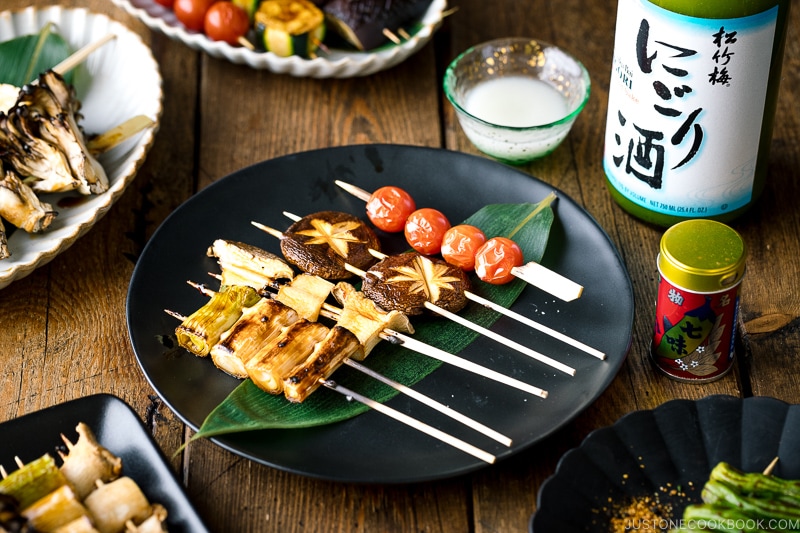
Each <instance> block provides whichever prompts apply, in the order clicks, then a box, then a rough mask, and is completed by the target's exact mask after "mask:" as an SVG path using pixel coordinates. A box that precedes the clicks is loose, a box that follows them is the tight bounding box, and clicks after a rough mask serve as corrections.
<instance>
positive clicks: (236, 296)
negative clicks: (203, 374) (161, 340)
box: [175, 285, 259, 357]
mask: <svg viewBox="0 0 800 533" xmlns="http://www.w3.org/2000/svg"><path fill="white" fill-rule="evenodd" d="M258 299H259V296H258V294H257V293H256V291H255V290H254V289H253V288H252V287H248V286H245V285H226V286H223V287H222V290H221V291H219V292H216V293H214V295H213V296H212V297H211V299H210V300H209V301H208V302H206V303H205V305H203V306H202V307H201V308H200V309H198V310H197V311H195V312H194V313H192V314H191V315H189V316H188V317H186V319H185V320H184V321H183V322H181V324H180V325H179V326H178V327H177V328H175V336H176V338H177V339H178V344H180V345H181V346H182V347H183V348H186V349H187V350H189V351H190V352H192V353H193V354H195V355H198V356H200V357H205V356H207V355H208V354H209V352H210V351H211V347H212V346H214V345H215V344H216V343H217V342H219V340H220V337H221V336H222V334H223V333H224V332H226V331H227V330H228V329H230V327H231V326H233V324H234V323H235V322H236V321H237V320H238V319H239V317H240V316H242V310H243V309H244V308H245V307H249V306H251V305H253V304H255V303H256V302H257V301H258Z"/></svg>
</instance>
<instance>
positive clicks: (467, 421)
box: [164, 281, 512, 446]
mask: <svg viewBox="0 0 800 533" xmlns="http://www.w3.org/2000/svg"><path fill="white" fill-rule="evenodd" d="M187 283H188V284H189V285H190V286H192V287H194V288H195V289H197V290H198V291H200V293H201V294H203V295H205V296H213V295H214V294H215V291H213V290H212V289H209V288H208V287H206V286H205V285H203V284H201V283H196V282H193V281H187ZM164 311H165V312H166V313H167V314H168V315H170V316H172V317H174V318H177V319H178V320H181V321H183V320H186V317H185V316H183V315H181V314H179V313H176V312H175V311H171V310H169V309H165V310H164ZM327 316H328V317H329V318H334V319H336V316H335V315H334V314H327ZM344 363H345V364H347V365H348V366H350V367H352V368H354V369H355V370H358V371H359V372H362V373H364V374H366V375H368V376H370V377H371V378H373V379H377V380H378V381H380V382H382V383H384V384H386V385H388V386H390V387H392V388H393V389H395V390H397V391H398V392H400V393H402V394H405V395H406V396H409V397H411V398H413V399H415V400H417V401H419V402H420V403H423V404H425V405H427V406H428V407H431V408H432V409H435V410H437V411H439V412H440V413H442V414H444V415H446V416H449V417H450V418H452V419H454V420H456V421H458V422H461V423H462V424H464V425H465V426H467V427H469V428H471V429H474V430H475V431H477V432H478V433H482V434H483V435H486V436H487V437H490V438H492V439H494V440H496V441H497V442H499V443H501V444H504V445H506V446H511V444H512V440H511V439H510V438H509V437H507V436H505V435H503V434H501V433H499V432H498V431H495V430H493V429H491V428H490V427H488V426H486V425H484V424H481V423H480V422H478V421H476V420H473V419H472V418H469V417H468V416H465V415H463V414H461V413H459V412H458V411H456V410H454V409H451V408H449V407H447V406H446V405H444V404H442V403H440V402H438V401H436V400H434V399H433V398H431V397H429V396H426V395H424V394H422V393H421V392H417V391H415V390H414V389H412V388H410V387H407V386H406V385H403V384H402V383H399V382H397V381H394V380H392V379H390V378H388V377H386V376H384V375H383V374H380V373H378V372H375V371H374V370H371V369H370V368H368V367H366V366H364V365H362V364H360V363H358V362H356V361H353V360H352V359H350V358H347V359H345V360H344Z"/></svg>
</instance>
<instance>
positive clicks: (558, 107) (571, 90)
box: [444, 37, 591, 165]
mask: <svg viewBox="0 0 800 533" xmlns="http://www.w3.org/2000/svg"><path fill="white" fill-rule="evenodd" d="M590 87H591V84H590V82H589V73H588V72H587V71H586V68H585V67H584V66H583V65H582V64H581V63H580V62H579V61H577V60H576V59H575V58H574V57H572V56H571V55H569V54H568V53H566V52H565V51H563V50H562V49H560V48H558V47H557V46H554V45H552V44H549V43H545V42H542V41H537V40H535V39H529V38H522V37H510V38H503V39H496V40H493V41H489V42H486V43H482V44H479V45H476V46H473V47H472V48H470V49H469V50H467V51H465V52H464V53H462V54H461V55H459V56H458V57H457V58H455V59H454V60H453V62H452V63H450V65H449V66H448V67H447V71H446V72H445V75H444V92H445V95H446V96H447V99H448V100H449V101H450V103H451V104H452V105H453V107H454V108H455V110H456V114H457V116H458V121H459V123H460V124H461V128H462V129H463V130H464V133H465V134H466V136H467V138H469V140H470V141H471V142H472V143H473V144H474V145H475V147H476V148H478V150H480V151H481V152H483V153H485V154H487V155H489V156H491V157H494V158H495V159H498V160H500V161H503V162H505V163H509V164H513V165H521V164H524V163H528V162H530V161H533V160H535V159H538V158H540V157H544V156H546V155H548V154H550V153H551V152H553V150H555V149H556V148H557V147H558V145H559V144H560V143H561V141H563V140H564V138H565V137H566V136H567V134H568V133H569V130H570V129H571V128H572V125H573V124H574V122H575V119H576V118H577V117H578V115H579V114H580V112H581V110H582V109H583V107H584V106H585V105H586V102H587V101H588V100H589V92H590Z"/></svg>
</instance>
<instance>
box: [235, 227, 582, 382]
mask: <svg viewBox="0 0 800 533" xmlns="http://www.w3.org/2000/svg"><path fill="white" fill-rule="evenodd" d="M284 214H286V215H287V216H289V217H290V218H294V219H297V216H296V215H292V214H291V213H286V212H284ZM251 223H252V224H253V225H254V226H255V227H257V228H259V229H261V230H263V231H265V232H267V233H269V234H270V235H272V236H273V237H276V238H278V239H283V238H284V235H283V233H282V232H280V231H278V230H276V229H274V228H271V227H269V226H265V225H264V224H260V223H258V222H251ZM344 267H345V269H346V270H348V271H350V272H352V273H353V274H355V275H357V276H359V277H361V278H364V277H365V276H366V275H367V273H366V272H364V271H363V270H361V269H359V268H356V267H354V266H353V265H350V264H348V263H345V265H344ZM424 306H425V308H426V309H428V310H429V311H431V312H433V313H436V314H438V315H440V316H442V317H444V318H447V319H449V320H452V321H453V322H456V323H457V324H460V325H462V326H464V327H467V328H469V329H471V330H473V331H475V332H477V333H480V334H481V335H485V336H486V337H489V338H490V339H492V340H494V341H496V342H499V343H501V344H503V345H505V346H506V347H508V348H511V349H513V350H517V351H518V352H520V353H522V354H524V355H527V356H529V357H532V358H533V359H536V360H538V361H540V362H543V363H545V364H548V365H550V366H552V367H553V368H556V369H558V370H561V371H562V372H564V373H566V374H568V375H570V376H574V375H575V369H574V368H572V367H570V366H568V365H565V364H563V363H561V362H559V361H556V360H555V359H552V358H550V357H547V356H546V355H543V354H541V353H539V352H537V351H535V350H531V349H530V348H528V347H527V346H523V345H521V344H519V343H518V342H515V341H512V340H511V339H507V338H505V337H503V336H502V335H499V334H497V333H495V332H493V331H491V330H489V329H486V328H484V327H482V326H479V325H478V324H475V323H473V322H470V321H469V320H467V319H465V318H462V317H460V316H458V315H457V314H455V313H451V312H450V311H447V310H445V309H442V308H441V307H439V306H437V305H435V304H433V303H431V302H428V301H426V302H425V303H424Z"/></svg>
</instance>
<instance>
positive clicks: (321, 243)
mask: <svg viewBox="0 0 800 533" xmlns="http://www.w3.org/2000/svg"><path fill="white" fill-rule="evenodd" d="M262 229H263V228H262ZM276 236H278V235H276ZM279 239H280V244H281V252H283V256H284V257H285V258H286V260H287V261H288V262H289V263H291V264H293V265H295V266H296V267H297V268H299V269H300V270H302V271H303V272H308V273H309V274H314V275H316V276H319V277H321V278H324V279H329V280H340V279H348V278H352V277H353V274H352V273H350V272H349V271H348V270H347V269H346V268H345V264H351V265H356V266H358V267H359V268H368V267H369V266H370V265H372V264H373V263H375V258H374V257H372V255H371V254H370V253H369V250H370V249H380V241H379V240H378V236H377V235H375V232H373V231H372V230H371V229H370V228H369V226H367V225H366V224H365V223H364V221H362V220H361V219H359V218H357V217H354V216H352V215H349V214H347V213H342V212H339V211H320V212H318V213H313V214H310V215H307V216H304V217H302V218H298V219H297V220H295V221H294V223H293V224H292V225H291V226H289V228H288V229H287V230H286V231H285V232H282V233H280V234H279Z"/></svg>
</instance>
